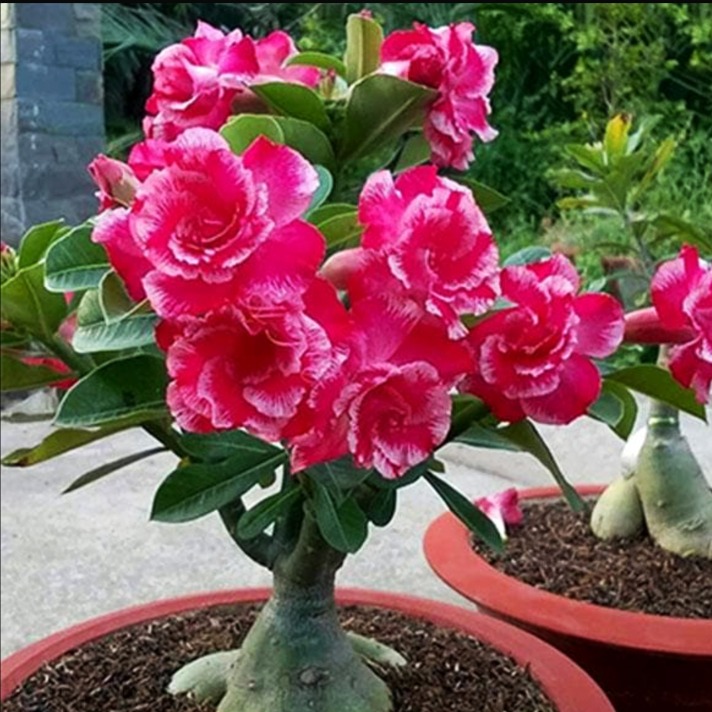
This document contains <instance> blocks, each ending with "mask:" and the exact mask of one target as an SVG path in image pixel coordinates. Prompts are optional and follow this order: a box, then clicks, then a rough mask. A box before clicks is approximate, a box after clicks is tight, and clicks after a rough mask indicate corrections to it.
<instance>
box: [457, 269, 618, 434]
mask: <svg viewBox="0 0 712 712" xmlns="http://www.w3.org/2000/svg"><path fill="white" fill-rule="evenodd" d="M578 289H579V278H578V274H577V273H576V270H575V269H574V267H573V265H572V264H571V263H570V262H569V261H568V260H567V259H566V258H565V257H563V256H562V255H555V256H554V257H552V258H550V259H548V260H546V261H544V262H539V263H536V264H531V265H527V266H523V267H508V268H507V269H505V270H503V272H502V293H503V296H504V298H505V299H507V300H509V301H510V302H512V303H513V306H512V307H510V308H506V309H502V310H501V311H498V312H495V313H494V314H492V315H491V316H489V317H486V318H485V319H484V320H483V321H481V322H480V323H479V324H477V325H476V326H475V327H474V328H473V329H472V330H471V332H470V335H469V337H468V342H469V343H470V345H471V347H472V349H473V353H474V357H475V370H474V373H472V374H471V375H470V376H468V378H467V379H466V381H465V382H464V384H463V386H462V390H464V391H467V392H469V393H472V394H473V395H475V396H478V397H479V398H482V399H483V400H484V401H485V402H486V403H487V405H489V406H490V408H491V409H492V411H493V413H494V414H495V415H496V416H497V417H498V418H499V419H500V420H504V421H510V422H511V421H517V420H521V419H522V418H524V417H527V416H528V417H530V418H532V419H534V420H537V421H539V422H542V423H555V424H565V423H569V422H571V421H572V420H574V419H575V418H577V417H579V416H580V415H583V414H584V413H585V412H586V411H587V410H588V408H589V406H591V404H592V403H594V401H595V400H596V399H597V398H598V396H599V394H600V389H601V376H600V374H599V372H598V369H597V368H596V366H595V365H594V364H593V363H592V361H591V358H592V357H593V358H603V357H605V356H608V355H609V354H611V353H612V352H613V351H615V349H616V348H617V347H618V345H619V344H620V342H621V340H622V338H623V328H624V323H623V310H622V308H621V306H620V304H619V303H618V302H617V301H616V300H615V299H613V298H612V297H610V296H608V295H605V294H584V295H581V296H577V292H578Z"/></svg>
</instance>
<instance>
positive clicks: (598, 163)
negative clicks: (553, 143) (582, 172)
mask: <svg viewBox="0 0 712 712" xmlns="http://www.w3.org/2000/svg"><path fill="white" fill-rule="evenodd" d="M565 150H566V152H567V153H568V154H569V155H570V156H571V157H573V158H574V159H575V160H576V161H577V162H578V163H579V164H580V165H581V166H583V167H584V168H587V169H588V170H590V171H593V172H594V173H595V174H596V175H597V176H603V175H605V173H606V164H605V161H604V159H603V149H602V148H594V147H593V146H583V145H580V144H569V145H568V146H566V148H565Z"/></svg>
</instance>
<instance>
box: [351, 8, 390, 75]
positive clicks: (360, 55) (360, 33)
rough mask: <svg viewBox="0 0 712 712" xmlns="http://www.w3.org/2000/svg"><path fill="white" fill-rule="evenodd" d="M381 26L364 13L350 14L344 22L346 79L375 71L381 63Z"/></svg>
mask: <svg viewBox="0 0 712 712" xmlns="http://www.w3.org/2000/svg"><path fill="white" fill-rule="evenodd" d="M382 44H383V28H382V27H381V26H380V25H379V24H378V23H377V22H376V21H375V20H373V19H371V18H370V17H366V16H365V15H350V16H349V19H348V20H347V22H346V57H345V66H346V81H347V82H349V84H351V83H352V82H355V81H357V80H358V79H361V78H362V77H365V76H367V75H368V74H372V73H373V72H375V71H376V70H377V69H378V67H379V65H380V63H381V45H382Z"/></svg>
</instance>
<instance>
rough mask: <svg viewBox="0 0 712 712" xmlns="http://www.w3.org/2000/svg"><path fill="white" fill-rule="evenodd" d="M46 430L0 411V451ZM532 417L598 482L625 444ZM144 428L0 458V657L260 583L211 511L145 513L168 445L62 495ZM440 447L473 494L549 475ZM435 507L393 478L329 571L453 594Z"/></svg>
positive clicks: (705, 462) (138, 440)
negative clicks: (438, 561)
mask: <svg viewBox="0 0 712 712" xmlns="http://www.w3.org/2000/svg"><path fill="white" fill-rule="evenodd" d="M48 430H49V428H48V426H47V425H45V424H30V425H8V424H3V428H2V453H3V454H6V453H7V452H10V451H12V450H14V449H16V448H18V447H26V446H29V445H33V444H36V443H38V442H39V441H40V440H41V439H42V438H43V437H44V435H45V434H46V433H47V432H48ZM542 431H543V433H544V435H545V437H546V439H547V441H548V442H549V444H550V446H551V447H552V449H553V451H554V453H555V455H556V456H557V458H558V460H559V463H560V465H561V466H562V468H563V470H564V472H565V473H566V474H567V475H568V477H569V478H570V479H571V481H573V482H576V483H584V482H589V483H596V482H601V483H605V482H608V481H609V480H611V479H612V478H613V477H614V476H615V475H616V474H617V473H618V457H619V454H620V450H621V446H622V444H621V443H620V441H619V440H617V439H616V438H615V436H613V435H612V434H611V433H610V432H609V431H608V429H607V428H606V427H605V426H603V425H600V424H597V423H594V422H593V421H590V420H588V419H583V420H581V421H579V422H577V423H574V424H573V425H571V426H568V427H566V428H542ZM685 431H686V433H687V435H688V438H689V439H690V442H691V443H692V445H693V448H694V450H695V452H696V454H697V456H698V458H699V460H700V462H701V464H702V466H703V469H704V470H705V472H706V473H708V477H709V478H710V479H711V480H712V437H711V436H712V431H711V430H710V428H709V427H708V426H706V425H704V424H703V423H701V422H698V421H692V419H686V421H685ZM150 442H151V441H150V439H149V438H148V436H145V435H144V434H143V433H142V432H141V431H138V430H135V431H131V432H129V433H124V434H121V435H118V436H115V437H114V438H112V439H109V440H104V441H102V442H101V443H99V444H96V445H94V446H91V447H88V448H86V449H84V450H81V451H76V452H74V453H69V454H67V455H65V456H63V457H61V458H59V459H57V460H54V461H51V462H48V463H45V464H43V465H39V466H37V467H35V468H32V469H29V470H16V469H6V468H3V471H2V477H1V478H0V484H1V495H2V496H1V503H2V509H1V512H2V600H1V604H2V647H1V653H2V656H3V657H5V656H6V655H8V654H9V653H11V652H13V651H15V650H17V649H18V648H20V647H22V646H24V645H26V644H28V643H30V642H32V641H34V640H37V639H38V638H40V637H42V636H45V635H47V634H49V633H51V632H53V631H56V630H59V629H61V628H64V627H66V626H68V625H71V624H72V623H76V622H79V621H82V620H85V619H87V618H89V617H92V616H96V615H99V614H101V613H106V612H109V611H112V610H116V609H119V608H122V607H125V606H129V605H132V604H135V603H140V602H145V601H150V600H156V599H159V598H166V597H170V596H175V595H180V594H186V593H194V592H199V591H207V590H216V589H226V588H234V587H247V586H258V585H265V584H268V583H269V577H268V575H267V574H266V573H265V572H264V571H262V570H261V569H260V568H259V567H258V566H256V565H255V564H254V563H252V562H251V561H250V560H249V559H247V558H246V557H245V556H244V555H242V553H241V552H240V551H238V550H237V548H236V547H235V546H234V545H233V544H232V542H231V541H230V539H229V538H228V536H227V535H226V534H225V532H224V531H223V530H222V527H221V525H220V523H219V521H218V520H217V517H216V516H215V515H211V516H209V517H206V518H204V519H202V520H200V521H197V522H193V523H190V524H184V525H166V524H156V523H151V522H149V521H148V517H149V512H150V507H151V501H152V497H153V493H154V492H155V490H156V487H157V486H158V484H159V483H160V481H161V480H162V478H163V477H164V476H165V475H166V474H168V473H169V472H170V471H171V469H172V467H173V458H172V457H170V456H166V455H160V456H156V457H154V458H152V459H150V460H144V461H142V462H141V463H138V464H136V465H134V466H132V467H129V468H126V469H125V470H122V471H119V472H117V473H115V474H113V475H111V476H110V477H107V478H106V479H104V480H102V481H101V482H98V483H96V484H94V485H91V486H89V487H87V488H86V489H83V490H80V491H78V492H76V493H73V494H70V495H66V496H61V495H60V492H61V491H62V490H63V489H64V488H65V487H66V486H67V485H68V484H69V483H70V482H72V481H73V480H74V479H75V478H76V477H77V476H79V475H80V474H82V473H83V472H85V471H87V470H90V469H92V468H94V467H96V466H97V465H98V464H100V463H101V462H103V461H108V460H109V459H116V458H118V457H121V456H123V455H126V454H130V453H132V452H137V451H139V450H141V449H143V448H145V447H147V446H150ZM443 459H444V460H446V463H447V467H448V479H449V481H450V482H452V483H453V484H454V485H456V486H457V487H458V488H459V489H460V490H461V491H462V492H463V493H465V494H466V495H468V496H469V497H472V498H475V497H479V496H483V495H486V494H489V493H492V492H496V491H499V490H501V489H504V488H507V487H511V486H513V485H516V486H519V487H523V486H533V485H542V484H549V483H551V478H550V476H549V474H548V472H547V471H546V470H544V469H543V468H542V467H541V466H540V465H539V464H538V463H537V462H536V461H535V460H534V459H533V458H530V457H529V456H526V455H518V454H512V453H502V452H495V451H489V450H479V449H478V450H474V449H470V448H467V447H464V446H451V447H450V448H449V449H448V451H447V452H446V455H445V457H444V458H443ZM443 509H444V507H443V505H442V503H441V502H440V501H439V500H438V498H437V497H436V496H435V495H434V494H433V492H432V491H431V490H430V489H429V488H428V486H427V485H425V484H424V483H418V484H416V485H414V486H413V487H410V488H407V489H405V490H403V491H402V496H401V500H400V506H399V510H398V513H397V515H396V518H395V519H394V521H393V523H392V524H391V525H390V526H389V527H388V528H387V529H385V530H381V529H379V530H376V531H375V532H373V534H372V536H371V537H370V539H369V542H368V544H367V545H366V547H365V548H364V549H363V550H362V551H361V552H359V554H358V555H357V556H356V557H353V558H352V560H350V561H349V562H347V564H346V566H345V567H344V570H343V572H342V574H341V577H340V583H341V584H342V585H349V586H361V587H369V588H375V589H383V590H390V591H399V592H406V593H409V594H414V595H418V596H423V597H430V598H436V599H440V600H443V601H449V602H453V603H463V599H461V598H460V597H459V596H458V595H457V594H455V593H453V592H451V591H450V590H449V589H448V588H446V587H445V586H444V585H443V584H441V583H440V582H439V580H438V579H436V577H435V576H434V575H433V574H432V573H431V572H430V570H429V568H428V566H427V564H426V563H425V559H424V557H423V554H422V551H421V542H422V538H423V534H424V532H425V529H426V527H427V525H428V523H429V522H430V521H432V520H433V519H434V518H435V517H436V516H437V515H438V514H440V513H441V512H442V511H443ZM465 605H467V604H465Z"/></svg>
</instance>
